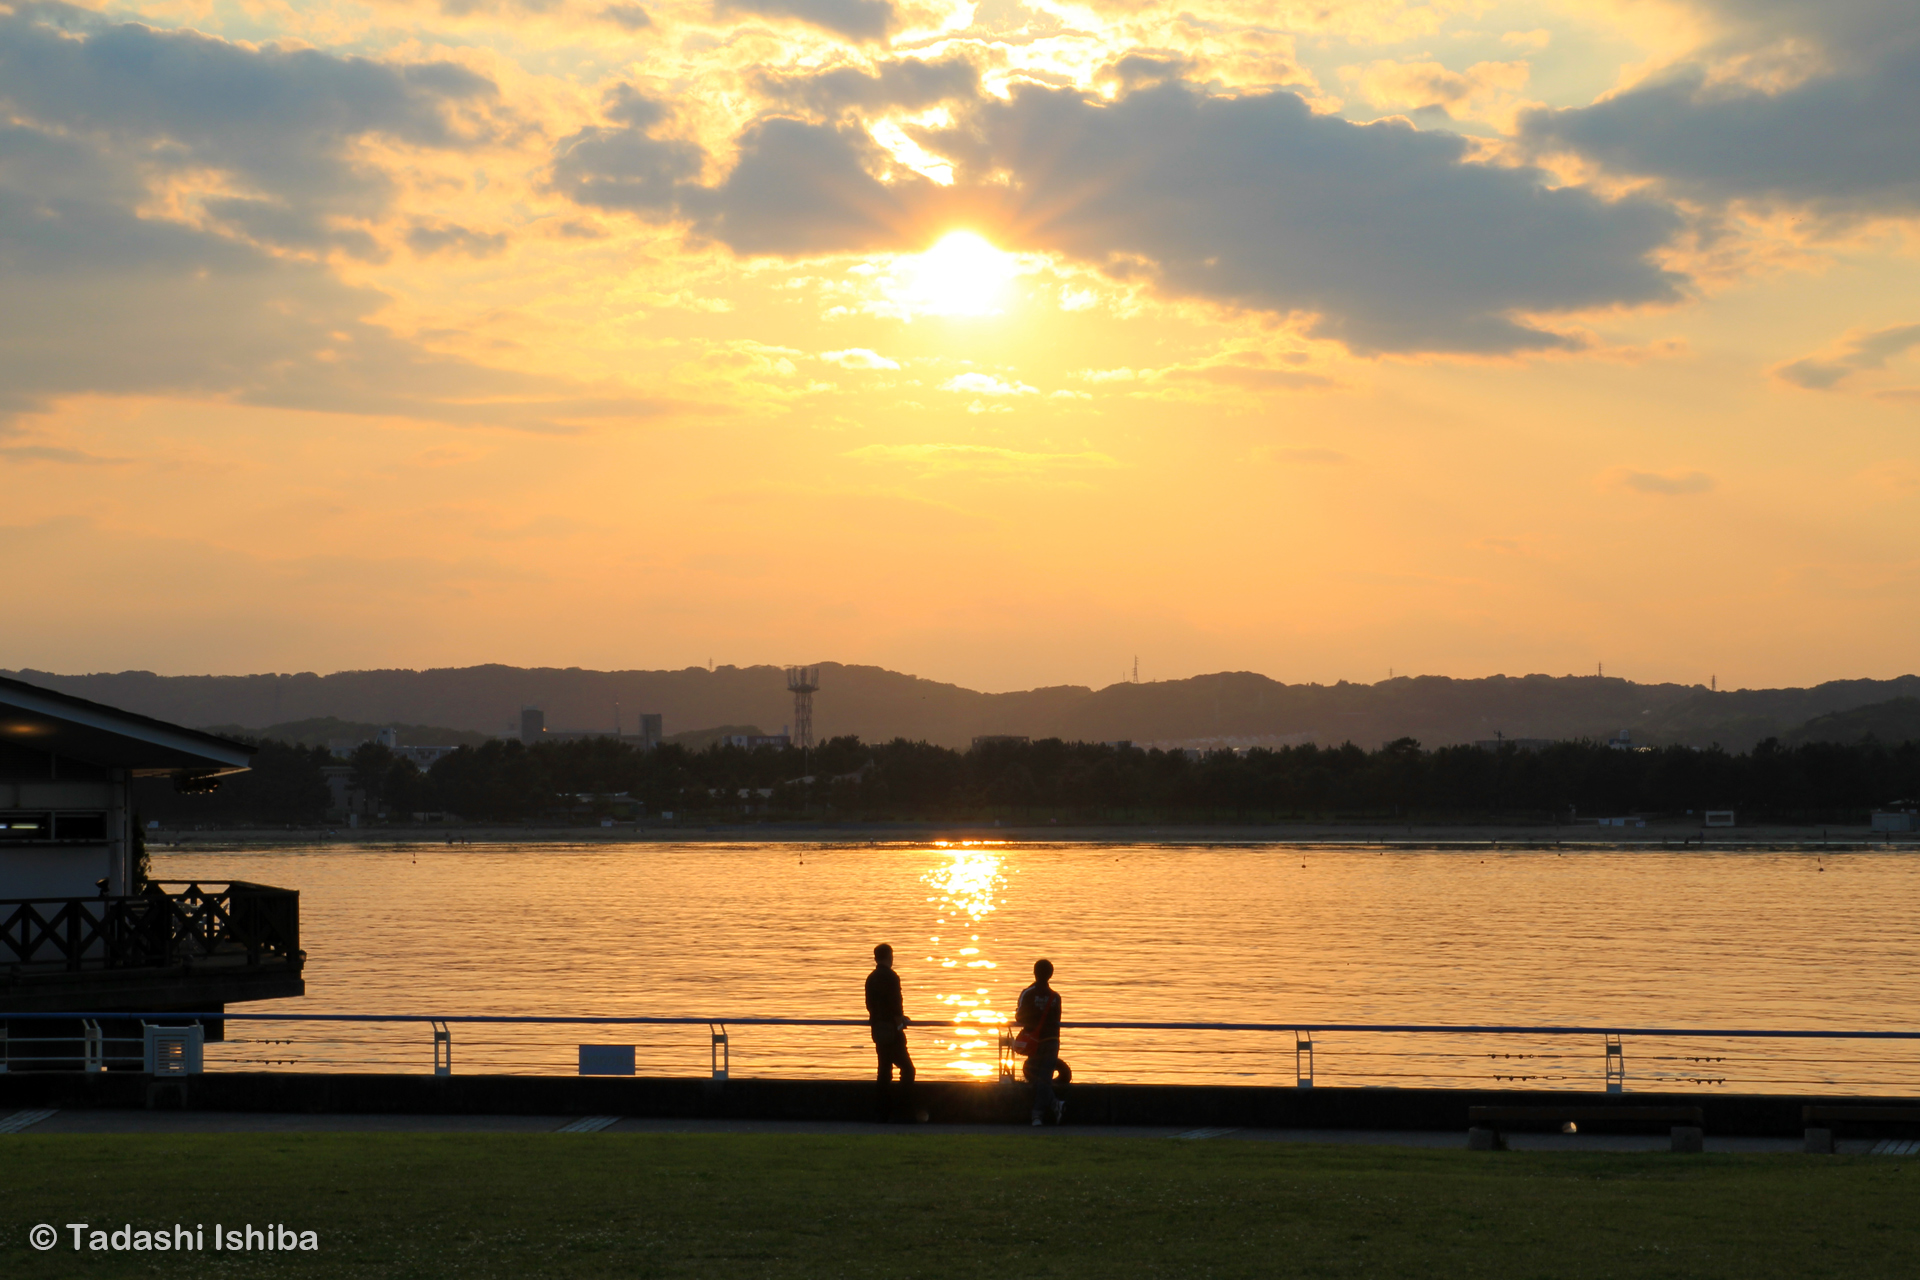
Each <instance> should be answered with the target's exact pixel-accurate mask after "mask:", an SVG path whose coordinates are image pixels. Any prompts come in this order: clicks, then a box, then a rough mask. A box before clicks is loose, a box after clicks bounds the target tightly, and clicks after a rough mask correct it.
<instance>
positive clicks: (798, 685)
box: [787, 667, 820, 751]
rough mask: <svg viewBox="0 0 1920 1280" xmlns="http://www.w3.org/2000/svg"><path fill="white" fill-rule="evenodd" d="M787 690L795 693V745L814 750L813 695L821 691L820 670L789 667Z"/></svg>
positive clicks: (802, 748)
mask: <svg viewBox="0 0 1920 1280" xmlns="http://www.w3.org/2000/svg"><path fill="white" fill-rule="evenodd" d="M787 688H788V689H789V690H790V691H792V693H793V745H794V746H796V747H799V748H800V749H801V750H802V751H809V750H812V748H813V695H814V694H815V693H817V692H818V691H819V689H820V668H818V667H788V668H787Z"/></svg>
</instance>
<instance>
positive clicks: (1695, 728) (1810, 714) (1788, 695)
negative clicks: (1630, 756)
mask: <svg viewBox="0 0 1920 1280" xmlns="http://www.w3.org/2000/svg"><path fill="white" fill-rule="evenodd" d="M1917 696H1920V677H1915V676H1901V677H1899V678H1898V679H1895V680H1832V681H1829V682H1828V683H1826V684H1822V685H1815V686H1814V687H1813V688H1811V689H1736V690H1729V691H1726V692H1723V693H1709V692H1707V691H1706V690H1704V689H1699V690H1695V691H1694V692H1693V693H1692V694H1691V695H1690V696H1689V697H1686V698H1684V699H1681V700H1680V701H1679V702H1677V703H1675V704H1673V705H1672V706H1670V707H1668V708H1667V709H1666V710H1665V711H1664V712H1662V713H1660V714H1658V715H1655V716H1650V717H1648V719H1647V721H1646V722H1645V735H1644V736H1645V740H1646V741H1648V742H1653V743H1665V742H1677V743H1681V744H1684V745H1686V746H1694V747H1704V746H1709V745H1711V744H1713V743H1715V742H1718V743H1719V744H1720V745H1721V746H1723V747H1726V748H1727V749H1728V750H1730V751H1744V750H1746V749H1747V748H1748V747H1751V746H1752V745H1753V744H1754V743H1756V742H1759V741H1761V740H1762V739H1764V738H1779V739H1781V740H1783V741H1785V740H1786V739H1787V738H1788V735H1789V734H1790V733H1792V732H1794V731H1796V730H1798V729H1799V728H1800V727H1801V726H1803V725H1808V724H1810V723H1811V722H1813V721H1815V720H1819V719H1822V718H1824V717H1826V716H1830V715H1833V714H1835V713H1836V712H1842V711H1853V710H1855V709H1856V708H1860V707H1866V706H1871V705H1873V704H1875V703H1883V702H1888V701H1898V700H1902V699H1912V698H1915V697H1917ZM1641 736H1642V734H1641V731H1640V730H1639V729H1638V728H1636V729H1635V732H1634V737H1636V738H1640V737H1641ZM1808 740H1809V741H1811V739H1808Z"/></svg>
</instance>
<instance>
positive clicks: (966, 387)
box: [940, 373, 1039, 396]
mask: <svg viewBox="0 0 1920 1280" xmlns="http://www.w3.org/2000/svg"><path fill="white" fill-rule="evenodd" d="M940 389H941V390H942V391H953V392H957V393H959V394H961V395H973V396H1032V395H1038V394H1039V390H1038V389H1037V388H1034V387H1030V386H1028V385H1027V384H1026V383H1024V382H1017V381H1015V382H1009V381H1007V380H1006V379H1004V378H996V377H994V376H993V375H992V374H990V373H958V374H955V375H954V376H953V377H951V378H948V379H947V380H946V381H945V382H943V383H941V384H940Z"/></svg>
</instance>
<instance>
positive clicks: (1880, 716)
mask: <svg viewBox="0 0 1920 1280" xmlns="http://www.w3.org/2000/svg"><path fill="white" fill-rule="evenodd" d="M1863 738H1874V739H1876V740H1878V741H1880V742H1884V743H1888V744H1892V743H1897V742H1920V698H1889V699H1888V700H1887V701H1885V702H1873V703H1869V704H1867V705H1866V706H1864V707H1853V708H1851V709H1850V710H1847V711H1834V712H1831V713H1829V714H1827V715H1824V716H1815V717H1814V718H1813V719H1811V720H1809V721H1807V722H1806V723H1805V724H1803V725H1800V726H1799V727H1798V728H1795V729H1790V730H1788V731H1787V732H1786V733H1784V734H1782V735H1781V740H1782V741H1784V742H1786V743H1788V744H1789V745H1795V746H1797V745H1798V744H1800V743H1802V742H1839V743H1844V744H1847V745H1851V744H1853V743H1856V742H1859V741H1860V740H1861V739H1863Z"/></svg>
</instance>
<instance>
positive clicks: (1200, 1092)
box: [0, 1072, 1914, 1137]
mask: <svg viewBox="0 0 1920 1280" xmlns="http://www.w3.org/2000/svg"><path fill="white" fill-rule="evenodd" d="M1030 1096H1031V1095H1030V1092H1029V1090H1028V1089H1027V1088H1025V1087H1024V1086H1020V1085H1003V1084H993V1083H975V1082H969V1081H947V1080H941V1081H926V1082H922V1083H920V1084H918V1085H916V1086H915V1087H914V1107H915V1109H916V1110H924V1111H925V1112H926V1113H927V1115H928V1119H929V1121H930V1122H931V1123H934V1124H1021V1123H1025V1122H1026V1119H1027V1109H1028V1099H1029V1097H1030ZM1067 1096H1068V1097H1069V1099H1070V1105H1069V1108H1068V1117H1067V1122H1068V1124H1070V1125H1073V1124H1086V1125H1120V1126H1126V1125H1141V1126H1170V1125H1175V1126H1183V1127H1184V1126H1194V1127H1199V1126H1230V1127H1234V1128H1262V1129H1381V1130H1428V1131H1453V1132H1459V1133H1464V1132H1465V1131H1466V1129H1467V1108H1469V1107H1472V1106H1581V1107H1634V1108H1647V1107H1658V1106H1692V1107H1699V1108H1701V1109H1702V1110H1703V1111H1704V1113H1705V1118H1706V1131H1707V1132H1708V1133H1709V1134H1713V1135H1715V1136H1723V1137H1796V1136H1798V1135H1799V1134H1800V1133H1801V1131H1802V1129H1803V1127H1804V1125H1803V1121H1802V1119H1801V1108H1802V1107H1803V1106H1808V1105H1818V1104H1831V1105H1842V1106H1912V1105H1914V1100H1912V1099H1906V1098H1862V1097H1851V1098H1849V1097H1822V1096H1814V1095H1779V1094H1700V1093H1684V1094H1674V1093H1666V1094H1662V1093H1628V1094H1607V1093H1575V1092H1566V1091H1545V1090H1497V1089H1342V1088H1324V1087H1323V1088H1313V1089H1289V1088H1281V1087H1261V1086H1237V1085H1220V1086H1209V1085H1153V1084H1135V1085H1130V1084H1098V1083H1082V1084H1075V1085H1074V1086H1072V1088H1071V1090H1070V1092H1069V1093H1068V1095H1067ZM27 1107H54V1108H59V1109H63V1110H87V1109H146V1108H166V1109H181V1110H191V1111H223V1112H277V1113H296V1114H298V1113H310V1114H319V1113H329V1114H361V1115H383V1114H391V1115H400V1114H412V1115H617V1116H634V1117H645V1118H652V1119H710V1120H711V1119H732V1120H805V1121H837V1120H851V1121H861V1120H871V1119H873V1118H874V1086H873V1083H872V1082H871V1081H867V1080H726V1081H717V1080H706V1079H652V1078H645V1077H633V1078H626V1077H604V1076H501V1075H496V1076H487V1075H467V1076H426V1075H372V1074H368V1075H359V1074H317V1073H298V1072H217V1073H210V1074H206V1075H197V1076H185V1077H169V1078H166V1079H160V1080H156V1079H155V1078H153V1077H151V1076H146V1075H141V1074H136V1073H131V1072H103V1073H95V1074H91V1075H85V1074H77V1073H76V1074H65V1073H46V1074H17V1075H0V1109H5V1108H27ZM1636 1128H1638V1129H1640V1130H1643V1131H1651V1130H1652V1129H1657V1130H1659V1131H1661V1132H1664V1131H1665V1130H1664V1128H1661V1127H1660V1126H1657V1125H1656V1126H1652V1127H1651V1129H1650V1128H1649V1126H1647V1125H1645V1124H1641V1125H1638V1126H1636V1125H1635V1124H1633V1123H1628V1122H1623V1123H1620V1124H1618V1125H1614V1124H1610V1123H1607V1122H1599V1123H1589V1122H1582V1124H1581V1129H1582V1131H1583V1132H1587V1131H1591V1132H1607V1131H1619V1132H1627V1131H1633V1130H1635V1129H1636Z"/></svg>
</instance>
